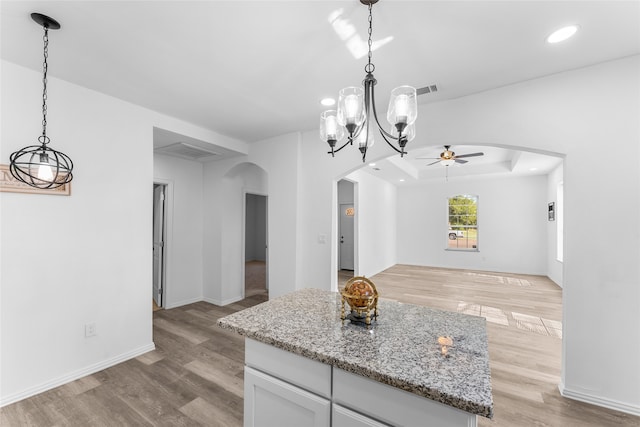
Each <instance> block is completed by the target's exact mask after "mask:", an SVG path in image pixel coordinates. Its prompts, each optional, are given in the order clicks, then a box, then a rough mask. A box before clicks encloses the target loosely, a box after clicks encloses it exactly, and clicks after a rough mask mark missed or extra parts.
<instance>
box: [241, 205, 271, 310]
mask: <svg viewBox="0 0 640 427" xmlns="http://www.w3.org/2000/svg"><path fill="white" fill-rule="evenodd" d="M244 217H245V224H244V260H245V263H244V297H245V298H248V297H253V296H256V295H261V296H266V297H267V298H268V296H269V281H268V246H267V224H268V220H267V196H265V195H261V194H253V193H245V215H244Z"/></svg>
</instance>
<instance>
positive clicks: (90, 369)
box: [0, 342, 156, 407]
mask: <svg viewBox="0 0 640 427" xmlns="http://www.w3.org/2000/svg"><path fill="white" fill-rule="evenodd" d="M155 349H156V345H155V344H154V343H153V342H151V343H149V344H147V345H144V346H142V347H138V348H137V349H135V350H131V351H129V352H127V353H122V354H119V355H117V356H115V357H112V358H110V359H106V360H103V361H101V362H98V363H94V364H93V365H89V366H87V367H85V368H82V369H78V370H76V371H73V372H71V373H68V374H66V375H63V376H61V377H58V378H55V379H53V380H51V381H47V382H45V383H42V384H40V385H37V386H33V387H29V388H28V389H26V390H23V391H20V392H18V393H14V394H11V395H9V396H5V397H3V398H2V399H0V407H3V406H6V405H10V404H11V403H15V402H17V401H19V400H22V399H26V398H28V397H31V396H35V395H36V394H40V393H43V392H45V391H47V390H51V389H53V388H56V387H59V386H61V385H64V384H67V383H70V382H71V381H75V380H77V379H80V378H83V377H86V376H87V375H91V374H95V373H96V372H99V371H102V370H104V369H107V368H110V367H111V366H114V365H117V364H119V363H122V362H126V361H127V360H130V359H133V358H135V357H138V356H140V355H142V354H144V353H147V352H149V351H153V350H155Z"/></svg>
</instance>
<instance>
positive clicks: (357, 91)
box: [320, 0, 418, 162]
mask: <svg viewBox="0 0 640 427" xmlns="http://www.w3.org/2000/svg"><path fill="white" fill-rule="evenodd" d="M377 2H378V0H360V3H362V4H364V5H365V6H367V7H368V8H369V40H368V44H369V46H368V47H369V52H368V62H367V65H365V67H364V71H365V72H366V76H365V78H364V81H363V82H362V85H363V87H347V88H344V89H342V90H341V91H340V94H339V98H338V109H337V110H328V111H325V112H323V113H322V114H321V116H320V137H321V138H322V139H323V140H324V141H325V142H327V143H328V144H329V147H330V148H331V151H329V154H331V156H334V154H335V153H337V152H338V151H340V150H342V149H343V148H344V147H346V146H347V145H353V142H354V141H355V140H357V141H358V149H359V150H360V153H361V154H362V161H363V162H364V161H365V158H366V155H367V149H368V148H370V147H371V146H372V145H373V135H372V134H371V133H370V128H371V127H372V122H371V116H372V115H373V119H374V120H375V124H376V125H377V128H378V130H379V131H380V135H381V136H382V139H383V140H384V141H385V142H386V143H387V144H389V146H390V147H391V148H393V149H394V150H395V151H397V152H398V153H400V156H401V157H402V156H404V155H405V154H406V153H407V152H406V151H405V147H406V145H407V142H409V141H411V140H412V139H413V138H414V137H415V127H414V122H415V121H416V118H417V116H418V103H417V98H416V89H415V88H413V87H411V86H399V87H397V88H395V89H393V90H392V91H391V98H390V99H389V108H388V109H387V121H388V122H389V124H390V127H389V131H387V130H385V129H384V128H383V126H382V125H381V124H380V121H379V120H378V113H377V111H376V103H375V91H374V87H375V85H376V83H377V82H376V79H375V77H373V71H374V70H375V66H374V65H373V63H372V62H371V45H372V41H371V33H372V27H373V19H372V14H371V10H372V8H373V5H374V4H375V3H377ZM345 130H346V135H347V141H346V142H345V143H344V144H343V145H341V146H340V147H339V148H337V149H336V148H335V147H336V143H337V142H338V141H339V140H341V139H342V137H343V136H344V135H345ZM392 141H393V143H392ZM396 144H397V147H396Z"/></svg>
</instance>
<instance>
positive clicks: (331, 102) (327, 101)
mask: <svg viewBox="0 0 640 427" xmlns="http://www.w3.org/2000/svg"><path fill="white" fill-rule="evenodd" d="M320 104H322V105H324V106H325V107H331V106H332V105H335V104H336V100H335V99H333V98H322V99H321V100H320Z"/></svg>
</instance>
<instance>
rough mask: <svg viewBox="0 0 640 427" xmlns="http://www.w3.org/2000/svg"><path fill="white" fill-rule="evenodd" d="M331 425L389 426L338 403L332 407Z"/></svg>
mask: <svg viewBox="0 0 640 427" xmlns="http://www.w3.org/2000/svg"><path fill="white" fill-rule="evenodd" d="M331 425H332V427H389V425H388V424H382V423H380V422H378V421H376V420H374V419H372V418H369V417H365V416H364V415H362V414H359V413H357V412H353V411H352V410H351V409H347V408H344V407H342V406H340V405H337V404H333V406H332V409H331Z"/></svg>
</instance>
